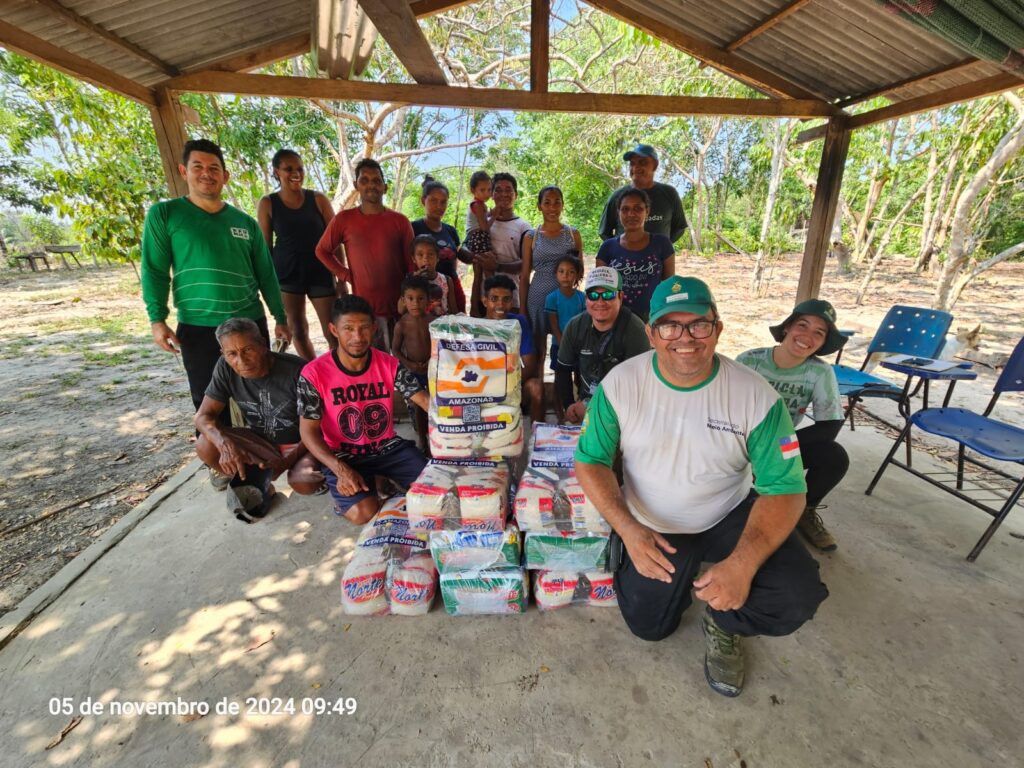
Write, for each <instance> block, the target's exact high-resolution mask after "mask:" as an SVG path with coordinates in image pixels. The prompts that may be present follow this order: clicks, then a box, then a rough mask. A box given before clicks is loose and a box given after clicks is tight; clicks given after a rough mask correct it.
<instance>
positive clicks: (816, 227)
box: [796, 117, 850, 303]
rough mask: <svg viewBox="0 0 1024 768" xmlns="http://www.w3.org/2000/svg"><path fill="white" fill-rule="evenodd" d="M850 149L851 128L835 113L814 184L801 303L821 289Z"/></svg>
mask: <svg viewBox="0 0 1024 768" xmlns="http://www.w3.org/2000/svg"><path fill="white" fill-rule="evenodd" d="M849 149H850V129H849V127H847V125H846V119H845V118H840V117H833V118H832V119H830V120H829V122H828V128H827V129H826V131H825V146H824V147H823V148H822V150H821V165H820V166H818V182H817V185H816V186H815V188H814V204H813V206H812V207H811V223H810V225H809V226H808V227H807V243H806V244H805V245H804V259H803V263H802V264H801V265H800V283H799V285H798V286H797V289H796V300H797V303H799V302H801V301H804V300H805V299H815V298H817V297H818V292H819V291H820V290H821V276H822V275H823V274H824V272H825V258H826V256H827V255H828V246H829V241H830V239H831V237H832V223H833V222H834V221H835V217H836V204H837V203H838V202H839V190H840V188H841V187H842V185H843V169H844V167H845V165H846V153H847V151H848V150H849Z"/></svg>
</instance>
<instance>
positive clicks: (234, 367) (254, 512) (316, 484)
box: [195, 318, 324, 522]
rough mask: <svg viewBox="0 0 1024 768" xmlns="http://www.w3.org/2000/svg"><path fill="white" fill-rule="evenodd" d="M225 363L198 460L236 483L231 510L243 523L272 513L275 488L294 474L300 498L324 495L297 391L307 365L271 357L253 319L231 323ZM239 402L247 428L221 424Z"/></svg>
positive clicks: (199, 421) (204, 419)
mask: <svg viewBox="0 0 1024 768" xmlns="http://www.w3.org/2000/svg"><path fill="white" fill-rule="evenodd" d="M216 337H217V341H218V343H219V344H220V348H221V352H222V357H221V358H220V359H219V360H218V361H217V365H216V367H215V368H214V370H213V378H212V379H211V380H210V384H209V386H208V387H207V388H206V394H205V396H204V397H203V402H202V404H201V405H200V406H199V410H198V411H197V412H196V417H195V424H196V429H197V430H199V439H198V440H197V441H196V453H197V454H198V455H199V458H200V459H202V460H203V462H204V463H205V464H206V465H207V466H208V467H210V469H211V470H215V471H217V472H220V473H223V474H222V475H221V476H220V478H219V480H220V483H218V482H217V480H218V478H217V476H216V475H214V483H215V485H218V484H219V485H220V487H221V488H223V487H224V486H225V485H227V484H230V485H231V487H232V489H233V494H232V495H231V497H229V500H228V501H229V506H230V507H232V508H233V509H234V510H235V512H236V515H237V516H238V517H239V519H241V520H245V521H246V522H251V521H252V520H251V518H252V517H262V516H263V515H264V514H266V511H267V508H268V507H269V503H270V499H271V497H272V496H273V495H274V486H273V485H272V484H271V481H272V480H273V479H274V478H276V477H277V476H278V475H280V474H281V473H282V472H287V473H288V484H289V485H290V486H291V488H292V490H293V491H294V492H295V493H300V494H311V493H316V492H317V491H319V490H320V488H321V487H322V486H323V484H324V477H323V475H322V474H321V473H320V468H319V466H320V465H319V463H318V462H317V461H316V459H315V458H314V457H313V456H312V455H311V454H310V453H309V452H308V451H307V450H306V447H305V446H304V445H303V444H302V439H301V437H300V436H299V414H298V404H297V402H298V399H297V391H296V390H297V384H298V379H299V374H300V373H301V371H302V368H303V366H304V365H305V364H306V361H305V360H303V359H302V358H300V357H296V356H295V355H288V354H284V353H280V352H271V351H270V349H268V348H267V343H266V341H265V340H264V338H263V336H262V335H261V333H260V329H259V326H257V325H256V323H254V322H253V321H252V320H249V319H246V318H232V319H230V320H225V321H224V322H223V323H221V324H220V326H219V327H218V328H217V331H216ZM230 400H234V401H235V403H236V404H237V405H238V408H239V410H240V411H241V412H242V415H243V416H244V417H245V422H246V425H247V426H245V427H229V426H225V425H224V424H223V423H222V420H221V417H222V415H223V412H224V409H225V408H227V407H228V402H229V401H230Z"/></svg>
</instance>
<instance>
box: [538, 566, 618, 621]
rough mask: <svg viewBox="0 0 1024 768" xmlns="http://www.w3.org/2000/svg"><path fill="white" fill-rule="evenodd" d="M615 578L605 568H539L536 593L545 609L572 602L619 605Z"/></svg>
mask: <svg viewBox="0 0 1024 768" xmlns="http://www.w3.org/2000/svg"><path fill="white" fill-rule="evenodd" d="M613 578H614V577H613V575H612V574H610V573H604V572H603V571H583V572H577V571H536V572H534V576H533V596H534V598H535V599H536V600H537V607H538V608H539V609H540V610H542V611H553V610H556V609H558V608H565V607H566V606H569V605H576V606H591V607H595V608H601V607H607V606H613V605H618V600H617V598H616V595H615V585H614V583H613Z"/></svg>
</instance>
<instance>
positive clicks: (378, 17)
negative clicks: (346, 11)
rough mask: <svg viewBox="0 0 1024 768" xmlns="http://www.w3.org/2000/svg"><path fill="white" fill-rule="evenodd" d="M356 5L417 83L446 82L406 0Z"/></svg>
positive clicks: (367, 0)
mask: <svg viewBox="0 0 1024 768" xmlns="http://www.w3.org/2000/svg"><path fill="white" fill-rule="evenodd" d="M359 5H360V6H361V7H362V9H363V11H364V12H365V13H366V15H367V16H368V17H369V18H370V21H372V22H373V26H375V27H376V28H377V32H379V33H380V36H381V37H383V38H384V39H385V40H386V41H387V44H388V45H389V46H391V50H392V51H393V52H394V54H395V56H397V57H398V60H399V61H401V62H402V65H403V66H404V67H405V68H406V69H407V70H409V74H410V75H412V78H413V80H415V81H416V82H417V83H420V84H421V85H444V84H445V83H447V82H448V78H446V77H445V76H444V72H442V71H441V65H440V64H438V63H437V57H436V56H435V55H434V51H433V49H432V48H431V47H430V42H429V41H428V40H427V36H426V35H424V34H423V30H422V29H420V25H419V24H418V23H417V21H416V16H415V15H413V12H412V9H411V8H410V7H409V3H408V0H359Z"/></svg>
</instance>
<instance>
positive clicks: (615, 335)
mask: <svg viewBox="0 0 1024 768" xmlns="http://www.w3.org/2000/svg"><path fill="white" fill-rule="evenodd" d="M624 159H625V160H626V161H628V162H629V166H630V176H631V180H632V182H633V183H632V184H631V185H628V186H626V187H624V188H622V189H620V190H616V191H615V192H614V193H613V194H612V195H611V197H610V198H609V201H608V204H607V206H606V208H605V211H604V215H603V216H602V221H601V231H602V235H606V237H605V240H604V242H603V244H602V246H601V248H600V249H599V251H598V253H597V255H596V264H597V266H596V267H594V268H593V269H591V270H589V272H587V273H586V275H584V270H583V265H582V244H581V241H580V237H579V233H578V232H577V231H576V230H575V229H573V228H572V227H569V226H568V225H566V224H564V223H563V222H562V221H561V216H562V210H563V204H564V201H563V199H562V194H561V191H560V190H559V189H558V188H557V187H553V186H551V187H545V188H544V189H542V190H541V191H540V192H539V194H538V197H537V208H538V211H539V213H540V216H541V224H540V225H539V226H537V227H531V226H530V225H528V224H527V223H526V222H524V221H523V220H522V219H519V218H518V217H517V216H516V214H515V212H514V206H515V202H516V197H517V194H518V186H517V183H516V179H515V178H514V177H513V176H512V175H511V174H507V173H496V174H494V175H493V177H492V176H489V175H488V174H486V173H482V172H481V173H477V174H474V175H473V178H472V180H471V191H472V194H473V203H472V204H471V205H470V207H469V211H468V213H467V222H466V238H465V242H464V243H463V242H462V241H461V240H460V238H459V236H458V233H457V232H456V231H455V229H454V228H453V227H452V226H451V225H450V224H447V223H445V222H444V221H443V217H444V215H445V213H446V211H447V205H448V196H449V191H448V189H447V188H446V187H445V186H444V185H443V184H441V183H440V182H438V181H436V180H434V179H431V178H430V177H428V178H427V179H426V181H425V182H424V184H423V189H422V198H421V199H422V203H423V207H424V212H425V215H424V216H423V218H421V219H419V220H417V221H415V222H411V223H410V222H409V221H408V219H406V218H405V217H404V216H403V215H402V214H400V213H398V212H396V211H393V210H390V209H389V208H387V207H386V206H385V205H384V202H383V198H384V194H385V193H386V190H387V183H386V180H385V178H384V174H383V171H382V169H381V167H380V165H379V164H377V163H376V162H375V161H373V160H370V159H367V160H362V161H360V162H359V163H358V164H357V166H356V168H355V171H354V183H355V187H356V190H357V191H358V193H359V205H358V206H357V207H355V208H351V209H348V210H344V211H341V212H339V213H337V214H334V212H333V210H332V208H331V204H330V201H329V200H327V198H326V197H325V196H324V195H322V194H320V193H318V192H313V191H311V190H308V189H305V188H304V186H303V182H304V178H305V174H304V169H303V166H302V161H301V158H300V157H299V156H298V154H296V153H295V152H293V151H290V150H282V151H280V152H278V153H277V154H276V155H275V156H274V159H273V169H274V175H275V177H276V178H277V180H278V182H279V185H280V189H279V191H277V192H275V193H273V194H271V195H268V196H267V197H265V198H263V199H262V200H261V201H260V203H259V206H258V211H257V213H258V222H257V221H255V220H253V219H252V218H251V217H249V216H247V215H246V214H244V213H242V212H241V211H239V210H237V209H235V208H233V207H232V206H230V205H228V204H227V203H226V202H224V200H223V199H222V191H223V187H224V184H225V183H226V182H227V179H228V170H227V168H226V167H225V163H224V157H223V153H222V152H221V150H220V148H219V147H217V146H216V145H215V144H213V143H211V142H209V141H205V140H194V141H189V142H187V143H186V145H185V151H184V156H183V158H182V164H181V165H180V166H179V170H180V172H181V174H182V176H183V177H184V179H185V181H186V183H187V185H188V195H187V196H185V197H182V198H178V199H174V200H168V201H164V202H160V203H157V204H156V205H154V206H153V207H152V209H151V210H150V211H149V214H148V215H147V219H146V225H145V230H144V235H143V243H142V268H143V269H142V278H143V296H144V300H145V303H146V309H147V313H148V315H149V319H150V322H151V324H152V330H153V337H154V341H155V342H156V344H157V345H159V346H160V347H162V348H163V349H165V350H168V351H171V352H180V354H181V356H182V360H183V363H184V367H185V370H186V373H187V376H188V383H189V388H190V391H191V394H192V398H193V402H194V404H195V406H196V411H197V413H196V417H195V426H196V429H197V433H198V439H197V443H196V451H197V453H198V455H199V456H200V458H202V460H203V461H204V462H205V463H206V464H207V465H208V466H209V467H210V468H211V477H212V479H213V481H214V482H215V484H216V485H218V486H220V487H230V488H231V493H230V494H229V498H231V499H232V502H231V503H232V505H233V506H232V508H233V509H234V510H235V513H236V515H237V516H238V517H239V519H242V520H245V521H247V522H251V521H253V520H254V519H256V518H258V517H261V516H262V515H264V514H266V512H267V510H268V508H269V506H270V503H271V500H272V498H273V496H274V494H275V489H274V486H273V481H274V480H275V479H276V478H277V477H278V476H280V475H281V474H282V473H285V472H286V473H287V477H288V483H289V485H290V486H291V488H292V490H293V491H294V492H296V493H303V494H313V493H330V494H331V496H332V499H333V501H334V506H335V509H336V511H337V513H338V514H339V515H343V516H345V517H346V518H347V519H349V520H350V521H352V522H354V523H357V524H362V523H365V522H366V521H368V520H369V519H371V518H372V517H373V515H374V514H376V512H377V511H378V509H379V505H380V496H379V491H384V490H385V489H384V488H383V487H381V486H382V484H386V483H387V482H393V483H396V484H397V485H399V486H403V487H407V486H408V485H409V484H410V483H411V482H412V481H413V480H414V479H415V478H416V477H417V476H418V475H419V473H420V472H421V471H422V469H423V467H424V466H425V463H426V460H427V459H426V456H425V455H424V450H422V448H424V447H425V444H426V440H425V412H426V410H427V398H428V394H427V362H428V360H429V356H430V339H429V330H428V326H429V323H430V321H431V320H432V319H434V318H435V317H437V316H440V315H443V314H448V313H458V312H465V311H467V310H468V311H469V312H471V313H472V314H474V315H477V316H482V317H487V318H491V319H509V320H514V321H517V322H518V323H519V324H520V327H521V329H522V337H521V346H520V357H521V359H522V361H523V364H524V375H523V378H522V381H523V388H524V398H523V399H524V403H528V407H529V408H530V413H531V416H532V417H533V419H534V421H542V420H544V416H545V408H544V398H543V386H542V380H543V373H542V369H541V366H542V365H543V362H544V360H545V357H546V344H547V336H549V335H550V336H551V337H552V340H553V344H552V355H551V365H552V367H553V368H554V370H555V390H556V392H557V396H556V398H555V399H556V403H555V406H556V413H557V415H558V417H559V419H560V420H565V421H568V422H573V423H582V425H583V430H582V435H581V439H580V443H579V449H578V451H577V455H576V466H577V474H578V476H579V479H580V482H581V484H582V485H583V487H584V490H585V491H586V493H587V495H588V497H589V498H590V499H591V500H592V501H593V503H594V504H595V505H596V507H597V508H598V509H599V510H600V512H601V513H602V515H603V516H604V517H605V518H606V519H607V520H608V522H609V524H610V525H611V527H612V529H613V531H614V533H613V535H612V548H611V552H612V561H613V562H612V566H613V567H614V568H615V569H616V576H615V585H616V591H617V593H618V597H619V604H620V606H621V610H622V614H623V616H624V618H625V620H626V623H627V625H628V626H629V628H630V629H631V630H632V631H633V632H634V633H635V634H637V635H638V636H640V637H643V638H646V639H650V640H660V639H662V638H664V637H667V636H668V635H669V634H671V633H672V632H674V631H675V629H676V628H677V627H678V625H679V623H680V620H681V616H682V614H683V611H684V610H685V609H686V607H687V606H688V605H689V604H690V602H691V588H694V593H695V594H696V595H697V597H698V598H700V599H702V600H704V601H705V602H706V603H707V605H708V609H707V612H706V613H705V616H704V619H703V622H702V626H703V629H704V634H705V637H706V639H707V654H706V657H705V672H706V675H707V678H708V682H709V683H710V684H711V686H712V688H714V689H715V690H716V691H718V692H720V693H724V694H726V695H736V694H738V693H739V691H740V690H741V688H742V685H743V676H744V672H743V656H742V651H741V645H740V637H741V636H746V635H756V634H768V635H782V634H788V633H790V632H792V631H795V629H796V628H797V627H799V626H800V625H801V624H802V623H804V622H805V621H807V620H808V619H809V618H811V616H813V614H814V612H815V610H816V608H817V606H818V604H819V603H820V602H821V601H822V600H824V599H825V597H826V596H827V594H828V592H827V590H826V589H825V587H824V585H823V584H821V582H820V580H819V578H818V566H817V563H816V562H815V561H814V559H813V558H811V557H810V555H809V554H808V552H807V550H806V549H805V548H804V547H803V545H802V544H801V542H800V541H799V540H798V539H797V538H796V536H795V533H794V531H795V530H799V531H800V533H802V534H803V536H804V537H805V538H806V539H807V540H808V541H809V542H810V543H811V544H813V545H814V546H815V547H817V548H818V549H821V550H823V551H828V550H833V549H835V548H836V543H835V540H834V538H833V537H832V536H831V534H830V533H829V532H828V530H827V529H826V528H825V526H824V524H823V523H822V521H821V518H820V515H819V513H818V510H819V509H820V505H821V502H822V500H823V499H824V498H825V496H826V495H827V494H828V492H829V491H830V490H831V489H832V488H834V487H835V485H836V484H838V483H839V481H840V480H841V479H842V477H843V475H844V474H845V472H846V469H847V466H848V458H847V456H846V453H845V451H844V450H843V448H842V446H841V445H839V443H838V442H837V441H836V437H837V436H838V434H839V429H840V427H841V426H842V419H843V413H842V409H841V407H840V402H839V393H838V388H837V386H836V382H835V377H834V375H833V373H832V369H831V366H829V365H828V364H827V363H825V362H824V361H822V360H821V359H820V356H822V355H827V354H831V353H834V352H835V351H837V350H838V349H839V348H840V347H841V346H842V344H843V342H844V341H845V338H844V337H843V336H842V334H840V333H839V331H838V329H837V327H836V315H835V310H834V308H833V307H832V306H831V305H830V304H829V303H828V302H826V301H821V300H811V301H807V302H803V303H801V304H799V305H798V306H797V307H796V308H795V309H794V311H793V313H792V314H791V315H790V316H789V317H787V318H786V319H785V320H784V321H783V322H782V323H780V324H778V325H773V326H771V327H770V332H771V334H772V336H773V337H774V339H775V340H776V342H777V344H776V345H774V346H772V347H765V348H761V349H755V350H750V351H748V352H745V353H743V354H742V355H740V356H739V357H738V358H737V360H736V361H733V360H730V359H729V358H727V357H724V356H723V355H721V354H719V353H717V352H716V346H717V342H718V340H719V338H720V335H721V333H722V330H723V323H722V320H721V316H720V314H719V311H718V307H717V305H716V303H715V301H714V298H713V296H712V294H711V291H710V289H709V288H708V286H707V285H706V284H705V283H704V282H703V281H701V280H699V279H697V278H692V277H679V276H676V275H675V256H674V245H673V243H674V242H675V240H677V239H678V238H679V237H680V236H681V235H682V233H683V231H684V230H685V228H686V220H685V216H684V215H683V212H682V206H681V203H680V201H679V196H678V194H677V193H676V192H675V190H674V189H672V188H671V187H670V186H668V185H664V184H660V183H658V182H655V181H654V172H655V170H656V169H657V165H658V159H657V154H656V152H655V151H654V150H653V148H651V147H649V146H647V145H643V144H641V145H638V146H637V147H636V148H635V149H634V150H632V151H630V152H627V153H626V155H625V156H624ZM492 201H493V205H492V206H491V207H490V208H488V203H489V202H492ZM460 262H462V263H467V264H471V265H472V266H473V286H472V289H471V291H470V293H469V295H468V296H466V295H465V293H464V291H463V288H462V284H461V280H460V279H459V273H458V264H459V263H460ZM581 282H582V283H583V287H584V290H583V291H582V292H581V291H579V290H578V286H579V285H580V283H581ZM171 293H173V299H174V305H175V308H176V310H177V324H176V327H175V329H174V330H172V329H171V328H170V326H169V325H168V324H167V318H168V314H169V309H168V296H169V294H171ZM261 295H262V297H263V301H264V302H265V303H266V306H267V308H268V309H269V310H270V312H271V314H272V315H273V317H274V320H275V326H274V337H275V338H276V339H278V340H280V341H281V342H283V343H286V342H288V341H291V342H292V343H293V344H294V347H295V350H296V352H298V356H296V355H290V354H287V353H284V352H282V351H276V350H274V351H272V349H271V345H270V341H271V335H270V331H269V326H268V325H267V322H266V318H265V316H264V312H263V306H262V304H261V303H260V296H261ZM306 297H309V299H310V301H311V302H312V304H313V306H314V309H315V310H316V313H317V317H318V318H319V320H320V324H321V327H322V330H323V332H324V335H325V337H326V338H327V341H328V344H329V349H328V351H327V353H325V354H323V355H321V356H319V357H316V356H315V355H314V351H313V345H312V343H311V340H310V338H309V330H308V326H307V324H306V321H305V311H306V308H305V298H306ZM396 392H397V393H399V394H400V395H401V396H402V397H404V398H405V399H406V400H407V401H408V402H409V403H410V404H411V406H412V408H411V410H413V412H414V413H415V414H416V416H417V422H418V428H419V429H421V430H422V431H421V433H420V434H421V448H419V449H418V448H417V447H416V446H415V445H414V444H413V443H412V442H411V441H408V440H405V439H403V438H401V437H399V436H398V435H397V433H396V432H395V428H394V420H395V415H394V411H393V408H394V402H395V397H394V395H395V393H396ZM230 403H234V404H236V405H237V411H238V412H239V414H240V416H241V419H238V418H232V417H231V412H232V408H231V407H229V404H230ZM809 408H810V409H811V413H812V414H813V423H812V424H810V425H809V426H803V427H802V428H801V429H799V430H795V428H794V424H798V423H799V422H800V421H801V420H802V419H803V417H804V416H805V415H808V409H809ZM801 449H803V450H801ZM808 449H810V450H808ZM805 474H806V477H805ZM704 562H710V563H713V565H712V566H711V567H710V568H708V569H706V570H704V571H703V572H701V566H702V563H704Z"/></svg>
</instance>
